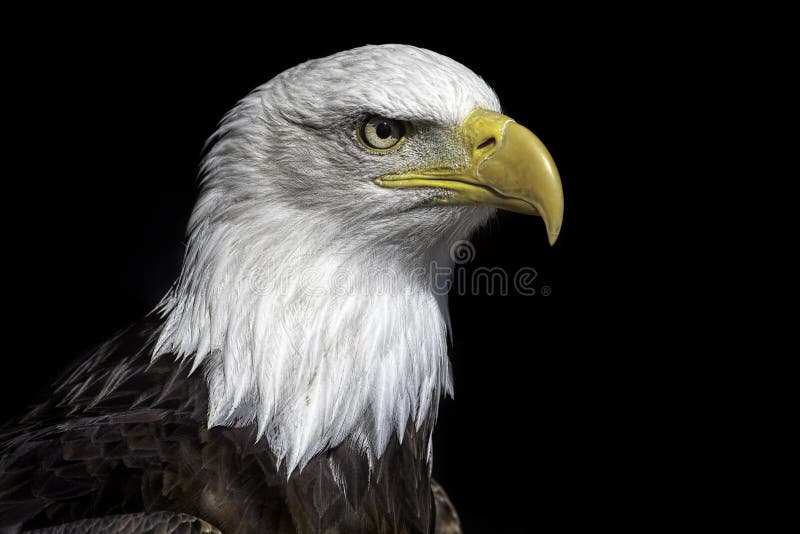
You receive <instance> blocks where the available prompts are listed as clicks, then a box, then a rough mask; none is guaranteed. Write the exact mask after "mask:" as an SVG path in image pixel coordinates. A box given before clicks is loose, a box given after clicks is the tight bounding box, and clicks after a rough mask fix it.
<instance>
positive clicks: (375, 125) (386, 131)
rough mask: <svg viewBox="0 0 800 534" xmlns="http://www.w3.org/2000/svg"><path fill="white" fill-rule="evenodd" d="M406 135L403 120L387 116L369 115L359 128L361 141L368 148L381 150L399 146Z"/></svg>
mask: <svg viewBox="0 0 800 534" xmlns="http://www.w3.org/2000/svg"><path fill="white" fill-rule="evenodd" d="M405 135H406V126H405V124H404V123H403V122H402V121H396V120H394V119H387V118H386V117H369V118H367V119H366V120H364V121H363V122H362V123H361V126H360V127H359V128H358V136H359V138H360V139H361V141H362V142H363V143H364V144H365V145H366V146H367V147H368V148H371V149H372V150H377V151H380V152H383V151H388V150H390V149H394V148H397V147H399V146H400V143H401V142H402V141H403V140H404V139H405Z"/></svg>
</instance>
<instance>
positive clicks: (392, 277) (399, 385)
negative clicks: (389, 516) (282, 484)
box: [154, 45, 499, 473]
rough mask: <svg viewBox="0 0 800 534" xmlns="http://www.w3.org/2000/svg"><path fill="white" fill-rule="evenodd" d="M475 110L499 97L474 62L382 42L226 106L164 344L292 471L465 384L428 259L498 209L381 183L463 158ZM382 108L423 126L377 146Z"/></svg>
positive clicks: (230, 421) (214, 414) (164, 308)
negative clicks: (361, 136) (462, 130)
mask: <svg viewBox="0 0 800 534" xmlns="http://www.w3.org/2000/svg"><path fill="white" fill-rule="evenodd" d="M475 108H486V109H491V110H495V111H499V103H498V100H497V97H496V96H495V94H494V93H493V92H492V90H491V89H490V88H489V87H488V86H487V85H486V84H485V83H484V82H483V80H481V79H480V78H479V77H478V76H477V75H475V74H474V73H473V72H472V71H470V70H469V69H467V68H466V67H464V66H463V65H461V64H459V63H457V62H455V61H453V60H451V59H449V58H447V57H444V56H441V55H439V54H436V53H434V52H431V51H428V50H423V49H419V48H414V47H411V46H402V45H383V46H365V47H362V48H357V49H354V50H349V51H346V52H342V53H339V54H336V55H333V56H330V57H327V58H323V59H317V60H312V61H308V62H306V63H303V64H301V65H299V66H297V67H295V68H292V69H290V70H287V71H285V72H284V73H282V74H280V75H278V76H277V77H275V78H274V79H272V80H271V81H269V82H267V83H266V84H264V85H262V86H261V87H259V88H258V89H256V90H255V91H253V92H252V93H251V94H250V95H248V96H247V97H245V98H244V99H243V100H242V101H241V102H239V104H238V105H237V106H236V107H235V108H234V109H233V110H232V111H231V112H230V113H229V114H228V115H227V116H226V117H225V119H224V120H223V121H222V123H221V126H220V128H219V130H218V131H217V133H216V134H215V139H214V143H213V145H212V146H211V148H210V149H209V152H208V155H207V156H206V158H205V161H204V163H203V166H202V178H203V179H202V191H201V193H200V197H199V200H198V201H197V204H196V206H195V209H194V212H193V214H192V217H191V220H190V223H189V242H188V249H187V252H186V257H185V260H184V265H183V270H182V274H181V276H180V278H179V280H178V281H177V282H176V284H175V286H174V288H173V289H172V290H171V292H170V293H169V294H168V295H167V296H166V297H165V298H164V300H163V301H162V303H161V308H160V309H161V312H162V314H163V316H164V318H165V324H164V329H163V332H162V334H161V337H160V339H159V342H158V344H157V347H156V350H155V354H154V357H155V356H158V355H160V354H164V353H169V352H171V353H175V354H177V355H178V356H179V357H180V358H190V359H193V365H194V368H197V367H201V366H202V367H203V368H204V370H205V374H206V378H207V382H208V389H209V397H210V398H209V415H208V424H209V426H214V425H231V426H240V425H246V424H251V423H256V424H257V425H258V429H259V435H260V436H261V435H263V436H265V437H266V439H267V440H268V441H269V445H270V447H271V448H272V450H273V451H274V452H275V454H276V455H277V456H278V458H279V459H282V460H285V461H286V465H287V468H288V472H289V473H291V472H292V471H293V470H294V469H295V468H296V467H298V466H299V467H300V468H302V467H303V466H304V465H305V464H306V463H307V462H308V461H309V460H310V459H311V458H312V457H313V456H314V455H316V454H317V453H319V452H321V451H324V450H326V449H327V448H329V447H334V446H336V445H338V444H340V443H341V442H342V441H344V440H345V439H347V438H352V439H354V440H355V442H356V443H358V444H360V445H361V446H362V447H363V449H364V451H365V453H366V454H368V456H369V457H370V458H379V457H380V456H381V455H382V453H383V451H384V449H385V447H386V444H387V442H388V441H389V439H391V438H392V434H393V433H396V435H397V436H398V437H399V438H400V439H402V436H403V433H404V430H405V428H406V425H407V424H408V423H409V421H413V422H414V423H415V424H416V425H417V426H418V427H419V426H420V425H421V424H422V423H423V422H425V421H426V420H427V419H429V418H431V417H435V415H436V411H437V409H438V403H439V398H440V396H441V395H442V394H443V393H444V392H448V393H449V392H451V387H452V386H451V377H450V368H449V361H448V358H447V342H446V336H447V333H446V330H447V326H446V325H447V323H448V317H447V304H446V295H444V296H443V295H441V294H440V293H441V292H437V291H436V289H435V288H434V287H433V282H432V280H431V276H430V267H431V265H432V264H438V266H439V267H447V266H449V265H450V264H451V263H450V262H451V259H450V258H449V255H448V250H449V246H450V244H451V243H452V242H453V241H455V240H458V239H463V238H464V237H466V236H467V235H468V233H469V232H470V231H472V230H473V229H474V228H476V227H477V226H478V225H480V224H482V223H483V222H484V221H485V220H487V219H488V217H490V216H491V214H492V213H493V210H492V209H490V208H486V207H480V206H436V207H430V206H422V204H424V202H425V201H426V200H428V199H430V198H431V197H432V196H433V195H437V194H440V193H436V192H434V191H428V190H402V191H401V190H392V189H384V188H381V187H379V186H377V185H375V184H374V183H373V179H374V178H376V177H379V176H382V175H386V174H391V173H399V172H403V171H407V170H410V169H413V168H419V167H422V166H430V165H437V166H441V167H446V166H450V167H455V166H458V165H462V164H463V163H464V162H466V161H467V157H468V149H467V147H466V146H464V145H463V143H460V142H459V141H458V137H457V136H456V135H454V134H455V131H456V129H457V128H458V126H459V125H460V124H461V123H462V121H463V120H464V119H465V118H466V117H467V115H469V113H470V112H471V111H473V110H474V109H475ZM370 115H379V116H385V117H390V118H394V119H402V120H405V121H409V122H410V123H412V124H413V125H414V132H413V135H412V136H409V139H408V141H407V142H406V143H405V144H404V145H403V147H402V148H401V149H399V150H397V151H395V152H392V153H389V154H376V153H374V152H371V151H369V150H366V149H365V148H364V147H363V146H362V145H361V143H360V142H359V141H358V139H357V136H356V130H357V125H358V123H359V121H360V120H362V119H363V118H364V117H365V116H370Z"/></svg>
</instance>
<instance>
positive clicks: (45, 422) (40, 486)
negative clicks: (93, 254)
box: [0, 323, 459, 534]
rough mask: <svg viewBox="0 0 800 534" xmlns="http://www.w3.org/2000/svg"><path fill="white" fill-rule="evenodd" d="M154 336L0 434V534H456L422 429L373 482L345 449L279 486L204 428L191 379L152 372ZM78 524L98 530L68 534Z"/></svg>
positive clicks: (176, 371)
mask: <svg viewBox="0 0 800 534" xmlns="http://www.w3.org/2000/svg"><path fill="white" fill-rule="evenodd" d="M158 329H159V326H158V324H156V323H145V324H144V325H142V326H139V327H136V328H132V329H129V330H127V331H125V332H123V333H121V334H119V335H117V336H116V337H115V338H114V339H112V340H111V341H109V342H108V343H106V344H104V345H103V346H101V347H100V348H99V349H98V350H97V351H96V352H94V353H93V354H91V355H90V357H89V358H87V359H86V360H85V361H83V362H81V363H80V364H79V365H77V366H76V367H75V368H74V369H73V370H72V371H71V372H70V373H68V375H67V376H66V377H65V378H64V379H63V380H62V381H60V382H59V383H58V385H57V388H56V389H55V391H54V392H53V394H52V395H51V396H50V398H48V399H47V400H46V401H44V402H42V403H41V404H39V405H37V406H35V407H34V408H33V409H32V410H31V411H30V412H29V413H27V414H26V415H25V416H24V417H21V418H19V419H17V420H14V421H11V422H10V423H9V424H8V425H6V426H5V427H4V429H3V430H2V434H0V532H17V531H20V530H28V529H36V528H50V527H53V526H56V525H64V526H62V527H59V528H60V529H61V530H49V532H56V531H57V532H71V531H76V530H68V529H67V530H64V528H65V527H66V525H65V524H67V523H71V522H75V521H85V520H87V519H96V520H100V519H103V518H105V519H103V520H105V521H114V519H113V518H111V517H110V516H115V517H117V520H118V521H122V523H119V522H118V523H115V525H117V527H119V528H117V527H115V530H113V531H114V532H120V533H122V532H126V530H124V529H122V527H120V525H122V524H123V523H124V524H129V525H134V524H138V523H135V521H133V519H136V520H140V521H145V520H147V521H150V523H148V524H153V525H155V524H158V525H161V526H159V527H158V528H160V529H161V530H158V529H156V528H155V527H154V528H152V529H148V531H152V532H157V531H158V532H172V530H169V529H166V528H167V527H166V526H164V525H168V524H176V521H177V520H176V517H178V516H177V515H176V514H187V516H181V517H183V518H184V519H185V520H186V521H185V522H184V523H181V525H182V526H180V528H178V530H175V531H176V532H177V531H182V530H185V531H186V532H192V531H195V530H191V529H193V528H205V526H203V525H204V523H203V521H205V522H207V523H209V524H210V525H213V527H216V528H218V529H219V530H220V531H222V532H224V533H226V534H236V533H238V534H245V533H250V532H259V533H287V534H289V533H314V534H316V533H328V532H354V533H357V532H398V533H400V532H407V533H426V532H433V531H434V529H436V531H441V532H458V531H459V530H457V528H458V527H457V524H458V522H457V521H458V520H457V516H455V512H454V511H452V512H451V510H450V509H452V505H449V501H447V497H446V495H444V492H443V491H441V488H439V487H438V486H436V491H435V492H433V491H432V483H433V482H432V481H431V479H430V475H429V468H428V465H427V462H426V457H427V456H426V455H427V450H426V449H427V439H428V435H429V432H430V431H431V428H430V426H428V425H423V428H421V429H419V430H416V429H414V428H413V427H412V426H409V428H408V429H407V430H406V433H405V436H404V438H403V441H402V445H400V443H399V442H398V440H397V439H392V440H391V444H390V445H389V447H388V448H387V451H386V453H385V454H384V455H383V457H382V458H381V459H380V460H377V461H373V465H372V470H371V471H370V469H369V465H368V462H367V459H366V457H365V456H364V455H363V454H362V453H361V451H360V450H359V449H358V448H357V446H356V445H355V444H354V443H349V442H345V443H343V444H341V445H339V446H338V447H335V448H333V449H331V450H329V451H327V452H325V453H323V454H320V455H318V456H317V457H315V458H314V459H313V460H312V461H311V462H310V463H309V464H308V465H307V466H306V467H305V468H304V469H303V470H302V472H300V473H294V474H293V475H292V476H291V477H287V476H286V473H285V470H284V469H281V468H280V467H279V466H278V465H277V463H276V460H275V457H274V456H273V455H272V454H271V452H270V451H269V449H268V447H267V444H266V440H265V439H261V440H259V441H256V440H255V437H254V436H255V435H256V432H255V428H252V427H243V428H226V427H215V428H211V429H209V428H207V427H206V424H205V420H206V415H207V409H208V408H207V402H208V401H207V397H208V392H207V389H206V384H205V380H204V379H203V377H202V376H201V375H200V373H199V372H198V373H195V374H193V375H192V376H189V372H188V368H187V367H186V366H185V365H182V364H180V363H177V362H175V361H174V358H172V357H170V355H165V356H162V357H160V358H158V359H157V360H156V361H155V362H152V363H151V362H150V354H151V351H152V345H153V342H154V340H155V337H156V336H157V333H158ZM433 484H435V483H433ZM436 504H438V510H433V509H432V506H435V505H436ZM448 508H450V509H448ZM161 512H171V513H167V514H164V513H161ZM158 513H161V514H160V516H159V517H160V518H161V519H157V518H156V516H155V515H153V514H156V515H158ZM123 514H139V515H138V516H125V515H123ZM148 514H150V517H149V518H148ZM189 516H191V517H189ZM119 518H122V519H119ZM187 518H188V519H187ZM195 520H197V521H196V522H194V523H193V522H192V521H195ZM158 521H162V523H159V522H158ZM170 521H171V522H172V523H169V522H170ZM178 523H180V522H178ZM90 524H96V525H100V524H101V523H88V522H85V523H82V525H83V527H80V528H89V527H88V526H87V525H90ZM109 524H111V523H106V524H105V526H104V527H100V526H97V527H96V528H97V529H99V530H102V531H112V530H111V529H109V527H108V525H109ZM142 524H143V523H142ZM76 525H80V524H76ZM436 525H439V527H436ZM452 525H455V528H456V530H442V529H443V528H445V527H446V528H451V527H452ZM73 526H74V525H73ZM91 528H95V527H91ZM129 528H139V527H133V526H131V527H129ZM176 528H177V527H176ZM165 529H166V530H165ZM140 530H141V529H139V530H128V532H134V531H140ZM196 531H198V532H200V531H201V530H196Z"/></svg>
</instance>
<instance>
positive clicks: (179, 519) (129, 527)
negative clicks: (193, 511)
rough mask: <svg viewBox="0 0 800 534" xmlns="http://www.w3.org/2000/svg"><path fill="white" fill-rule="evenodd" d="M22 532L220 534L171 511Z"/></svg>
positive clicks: (92, 520) (104, 518)
mask: <svg viewBox="0 0 800 534" xmlns="http://www.w3.org/2000/svg"><path fill="white" fill-rule="evenodd" d="M25 532H26V533H28V534H222V533H221V532H220V531H219V530H218V529H216V528H214V527H212V526H211V525H209V524H208V523H206V522H205V521H203V520H202V519H198V518H196V517H192V516H190V515H186V514H176V513H172V512H151V513H140V514H122V515H109V516H106V517H100V518H97V519H82V520H81V521H73V522H72V523H64V524H63V525H58V526H55V527H47V528H43V529H34V530H26V531H25Z"/></svg>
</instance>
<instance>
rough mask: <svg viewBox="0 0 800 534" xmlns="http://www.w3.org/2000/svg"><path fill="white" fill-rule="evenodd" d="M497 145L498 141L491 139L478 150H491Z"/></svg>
mask: <svg viewBox="0 0 800 534" xmlns="http://www.w3.org/2000/svg"><path fill="white" fill-rule="evenodd" d="M496 144H497V140H496V139H495V138H494V137H490V138H488V139H486V140H485V141H484V142H483V143H481V144H479V145H478V147H477V148H476V150H484V149H486V148H491V147H493V146H494V145H496Z"/></svg>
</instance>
